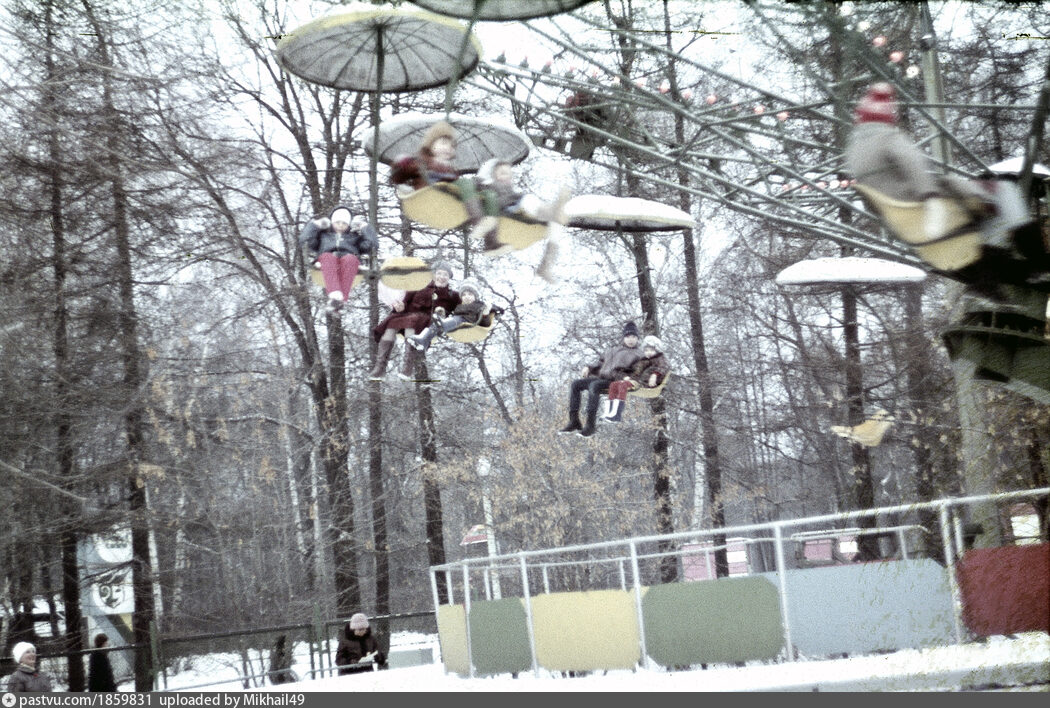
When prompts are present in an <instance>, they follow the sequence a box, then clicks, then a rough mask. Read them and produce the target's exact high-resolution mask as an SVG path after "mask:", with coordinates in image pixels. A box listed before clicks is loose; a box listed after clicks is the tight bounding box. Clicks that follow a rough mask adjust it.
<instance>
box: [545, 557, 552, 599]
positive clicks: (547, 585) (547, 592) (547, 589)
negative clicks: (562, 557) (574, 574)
mask: <svg viewBox="0 0 1050 708" xmlns="http://www.w3.org/2000/svg"><path fill="white" fill-rule="evenodd" d="M550 592H551V579H550V575H549V574H548V573H547V564H546V563H544V564H543V594H544V595H550Z"/></svg>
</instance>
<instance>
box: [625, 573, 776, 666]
mask: <svg viewBox="0 0 1050 708" xmlns="http://www.w3.org/2000/svg"><path fill="white" fill-rule="evenodd" d="M642 619H643V620H644V622H645V647H646V650H647V651H648V653H649V656H650V657H651V658H652V659H653V661H655V662H656V663H658V664H660V665H662V666H691V665H693V664H720V663H730V662H737V661H752V660H757V659H773V658H775V657H776V656H777V654H779V653H780V650H781V649H782V648H783V646H784V627H783V622H782V618H781V616H780V600H779V596H778V593H777V588H776V586H774V585H773V584H772V583H771V582H769V580H768V579H766V578H761V577H746V578H721V579H719V580H706V581H703V582H695V583H673V584H668V585H657V586H654V587H651V588H649V589H648V592H646V593H645V596H644V597H643V598H642Z"/></svg>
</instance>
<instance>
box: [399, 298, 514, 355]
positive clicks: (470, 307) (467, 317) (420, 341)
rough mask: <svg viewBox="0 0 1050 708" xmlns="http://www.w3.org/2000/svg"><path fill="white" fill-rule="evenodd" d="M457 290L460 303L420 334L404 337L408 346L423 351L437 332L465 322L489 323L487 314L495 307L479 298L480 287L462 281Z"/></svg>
mask: <svg viewBox="0 0 1050 708" xmlns="http://www.w3.org/2000/svg"><path fill="white" fill-rule="evenodd" d="M458 292H459V297H460V303H459V305H458V306H457V307H456V309H454V310H453V311H452V314H451V315H449V316H448V317H445V318H444V319H435V320H434V321H433V322H432V323H431V324H430V326H429V327H427V328H426V329H425V330H423V332H422V333H421V334H416V335H413V336H411V337H406V338H405V341H406V342H407V343H408V344H409V346H411V347H414V348H416V349H418V350H420V351H424V352H425V351H426V350H427V349H429V348H430V342H431V340H433V339H434V337H436V336H438V335H439V334H448V333H449V332H451V331H452V330H454V329H459V328H460V327H461V326H463V325H465V324H466V325H482V326H487V324H489V323H491V321H492V320H491V318H490V317H489V314H490V313H491V312H493V310H494V309H496V308H493V307H492V306H491V305H489V304H488V303H486V302H484V301H483V300H482V299H481V294H480V293H481V289H480V288H479V287H478V285H477V284H476V283H474V282H473V281H469V280H468V281H464V282H463V283H462V284H461V285H460V286H459V290H458Z"/></svg>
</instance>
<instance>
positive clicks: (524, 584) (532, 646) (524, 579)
mask: <svg viewBox="0 0 1050 708" xmlns="http://www.w3.org/2000/svg"><path fill="white" fill-rule="evenodd" d="M518 559H519V561H520V562H521V596H522V597H523V598H524V599H525V629H527V630H528V634H529V654H530V655H531V656H532V673H533V675H534V676H535V677H536V678H539V677H540V662H539V661H537V660H536V633H535V631H534V628H533V626H532V594H531V593H530V592H529V570H528V568H527V567H526V565H525V554H524V553H519V554H518ZM543 571H544V582H546V572H547V566H544V567H543Z"/></svg>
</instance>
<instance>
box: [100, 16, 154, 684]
mask: <svg viewBox="0 0 1050 708" xmlns="http://www.w3.org/2000/svg"><path fill="white" fill-rule="evenodd" d="M83 5H84V11H85V13H86V14H87V18H88V21H89V22H90V23H91V27H92V29H93V30H94V32H95V35H96V36H97V38H98V52H99V59H100V62H101V64H102V66H103V71H102V72H101V74H102V111H103V120H104V121H105V123H106V125H107V127H108V129H107V131H106V155H105V157H104V158H103V161H104V162H105V163H106V165H107V168H108V172H109V175H110V182H111V196H112V198H113V221H112V223H113V231H114V240H115V242H116V247H117V263H116V264H115V266H116V267H115V271H116V278H117V281H118V287H119V291H120V312H119V316H118V322H119V328H120V351H121V359H122V361H123V367H124V381H123V389H124V400H125V401H127V409H126V411H125V413H124V429H125V437H126V440H127V463H128V473H129V477H128V481H127V484H128V504H129V511H130V517H131V556H132V558H131V569H132V570H131V583H132V594H133V597H134V603H135V609H134V610H133V612H132V617H131V627H132V635H133V639H134V642H135V690H136V691H152V690H153V688H154V686H153V679H154V666H153V655H152V652H151V647H150V638H151V628H152V625H153V621H154V605H153V568H152V566H151V564H150V547H149V524H148V520H147V518H146V513H147V509H146V480H145V479H143V477H142V472H141V469H140V463H141V462H142V461H143V460H144V459H146V458H147V451H146V441H145V414H144V410H143V403H142V390H143V388H144V386H145V383H146V372H145V371H144V366H143V357H142V352H141V350H140V348H139V335H138V314H137V312H136V311H135V282H134V275H133V273H132V268H131V243H130V225H129V223H128V195H127V191H126V188H125V186H124V170H123V165H122V164H121V160H120V155H121V154H122V153H121V146H120V142H119V140H118V137H119V136H120V135H121V133H122V131H123V129H122V127H121V124H120V114H119V113H118V111H117V108H116V106H115V104H114V102H113V93H112V87H111V78H110V76H111V74H110V72H109V71H108V70H107V69H108V68H109V67H112V66H113V64H112V62H111V58H110V54H109V48H108V39H107V34H106V32H105V31H104V30H103V27H102V25H101V24H100V23H99V21H98V19H97V18H96V17H95V13H94V9H93V8H92V6H91V3H90V2H89V0H83Z"/></svg>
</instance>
